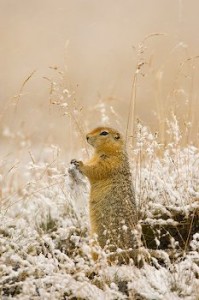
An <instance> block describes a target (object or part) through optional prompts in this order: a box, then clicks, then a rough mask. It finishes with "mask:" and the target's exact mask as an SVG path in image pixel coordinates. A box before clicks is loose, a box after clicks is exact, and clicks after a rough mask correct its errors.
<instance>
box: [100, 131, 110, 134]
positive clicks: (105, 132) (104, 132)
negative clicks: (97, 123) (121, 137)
mask: <svg viewBox="0 0 199 300" xmlns="http://www.w3.org/2000/svg"><path fill="white" fill-rule="evenodd" d="M107 134H108V132H107V131H102V132H101V133H100V135H107Z"/></svg>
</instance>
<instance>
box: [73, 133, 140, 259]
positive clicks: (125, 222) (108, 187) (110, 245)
mask: <svg viewBox="0 0 199 300" xmlns="http://www.w3.org/2000/svg"><path fill="white" fill-rule="evenodd" d="M86 139H87V141H88V143H89V144H90V145H91V146H92V147H93V148H94V155H93V157H92V158H91V159H90V160H89V161H88V162H86V163H83V162H82V161H77V160H75V159H73V160H72V161H71V163H72V164H74V165H75V166H76V168H77V169H78V170H79V171H80V172H81V173H82V174H84V175H85V176H86V177H87V178H88V179H89V182H90V186H91V190H90V200H89V214H90V225H91V236H92V235H95V234H96V235H97V240H98V242H99V245H100V246H101V247H102V248H106V249H108V251H109V252H111V253H118V255H116V254H115V255H112V257H113V258H114V260H115V258H116V257H117V260H118V261H119V262H121V263H123V262H124V263H128V261H129V258H134V260H135V257H136V256H137V255H136V254H135V253H136V247H137V246H136V238H135V226H136V224H137V222H138V220H137V210H136V202H135V193H134V188H133V184H132V177H131V172H130V167H129V161H128V155H127V152H126V149H125V143H124V140H123V138H122V136H121V134H120V133H119V132H118V131H117V130H115V129H112V128H109V127H98V128H96V129H94V130H93V131H91V132H90V133H88V134H87V135H86ZM119 253H120V254H119Z"/></svg>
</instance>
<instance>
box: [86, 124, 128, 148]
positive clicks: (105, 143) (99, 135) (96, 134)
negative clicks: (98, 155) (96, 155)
mask: <svg viewBox="0 0 199 300" xmlns="http://www.w3.org/2000/svg"><path fill="white" fill-rule="evenodd" d="M86 139H87V141H88V143H89V144H90V145H92V146H93V147H94V148H95V149H96V150H97V151H100V152H115V151H120V150H123V147H124V141H123V138H122V136H121V134H120V133H119V132H118V131H117V130H115V129H113V128H109V127H97V128H95V129H94V130H92V131H91V132H90V133H88V134H87V135H86Z"/></svg>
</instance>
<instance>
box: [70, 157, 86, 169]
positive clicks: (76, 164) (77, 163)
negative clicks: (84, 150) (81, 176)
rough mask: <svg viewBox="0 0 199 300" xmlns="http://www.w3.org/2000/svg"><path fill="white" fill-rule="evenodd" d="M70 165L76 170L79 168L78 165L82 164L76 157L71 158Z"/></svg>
mask: <svg viewBox="0 0 199 300" xmlns="http://www.w3.org/2000/svg"><path fill="white" fill-rule="evenodd" d="M70 163H71V164H72V165H74V166H75V167H76V168H77V169H78V170H79V169H80V167H81V166H82V165H83V163H82V162H81V161H78V160H76V159H72V160H71V162H70Z"/></svg>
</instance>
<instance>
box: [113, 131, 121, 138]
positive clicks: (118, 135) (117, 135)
mask: <svg viewBox="0 0 199 300" xmlns="http://www.w3.org/2000/svg"><path fill="white" fill-rule="evenodd" d="M114 138H115V139H116V140H119V139H120V134H119V133H118V132H117V133H116V134H115V136H114Z"/></svg>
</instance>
